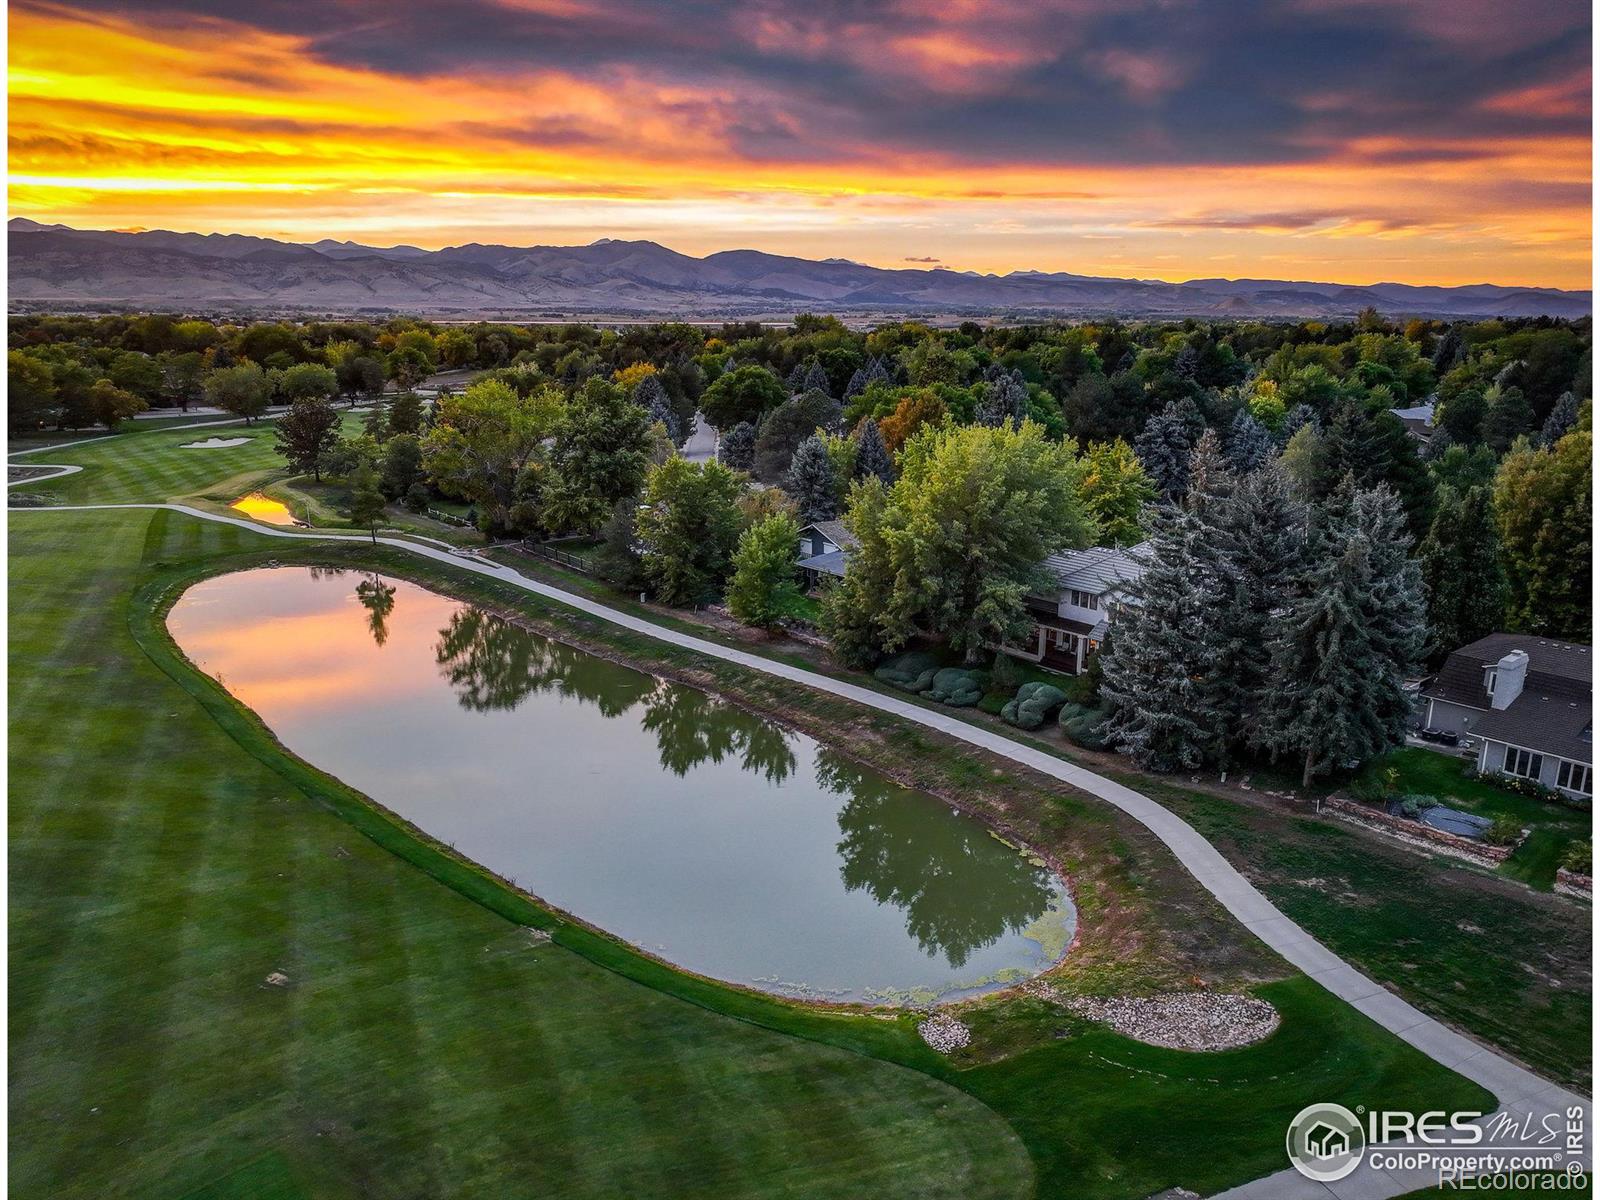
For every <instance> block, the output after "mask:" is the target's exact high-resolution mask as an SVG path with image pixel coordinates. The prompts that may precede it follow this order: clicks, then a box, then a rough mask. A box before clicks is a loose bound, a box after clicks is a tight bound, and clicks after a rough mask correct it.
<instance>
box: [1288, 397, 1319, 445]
mask: <svg viewBox="0 0 1600 1200" xmlns="http://www.w3.org/2000/svg"><path fill="white" fill-rule="evenodd" d="M1307 425H1309V426H1311V428H1312V429H1314V430H1316V431H1317V432H1318V433H1321V432H1322V418H1321V417H1319V416H1317V410H1316V409H1314V408H1312V407H1311V405H1309V404H1296V405H1295V406H1294V407H1293V408H1291V409H1290V410H1289V411H1288V412H1287V413H1286V414H1285V415H1284V418H1283V424H1282V425H1281V426H1279V427H1278V437H1280V438H1281V439H1282V440H1283V443H1284V445H1288V444H1289V439H1290V438H1292V437H1294V435H1295V434H1297V433H1299V432H1300V431H1301V430H1302V429H1304V428H1305V427H1306V426H1307Z"/></svg>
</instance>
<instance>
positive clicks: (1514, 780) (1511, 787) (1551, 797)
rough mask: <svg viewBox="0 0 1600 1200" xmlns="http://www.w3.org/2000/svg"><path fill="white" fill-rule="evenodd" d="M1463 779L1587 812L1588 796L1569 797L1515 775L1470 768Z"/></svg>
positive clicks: (1534, 781)
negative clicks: (1484, 771) (1473, 780)
mask: <svg viewBox="0 0 1600 1200" xmlns="http://www.w3.org/2000/svg"><path fill="white" fill-rule="evenodd" d="M1462 777H1463V778H1465V779H1481V780H1482V781H1483V782H1484V783H1490V784H1493V785H1494V786H1495V787H1497V788H1503V789H1504V790H1506V791H1508V792H1515V793H1516V794H1517V795H1519V796H1527V797H1528V798H1529V799H1530V800H1543V801H1544V802H1545V803H1546V804H1560V805H1563V806H1565V807H1567V808H1577V809H1582V810H1583V811H1585V812H1587V811H1588V810H1589V797H1588V796H1569V795H1567V794H1566V793H1565V792H1561V791H1557V790H1556V789H1555V788H1548V787H1545V785H1544V784H1542V783H1540V782H1539V781H1538V780H1537V779H1523V778H1521V777H1519V776H1516V775H1501V774H1499V773H1498V772H1490V773H1488V774H1483V773H1481V772H1479V771H1477V770H1474V769H1472V768H1468V769H1467V770H1466V771H1464V772H1462Z"/></svg>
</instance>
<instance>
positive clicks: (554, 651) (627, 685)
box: [434, 608, 655, 717]
mask: <svg viewBox="0 0 1600 1200" xmlns="http://www.w3.org/2000/svg"><path fill="white" fill-rule="evenodd" d="M434 660H435V661H436V662H437V663H438V664H439V673H440V674H441V675H443V676H444V677H445V679H446V680H448V681H449V683H450V686H451V687H453V688H455V689H456V698H457V699H458V700H459V701H460V703H461V707H462V708H467V709H471V710H473V711H474V712H489V711H491V710H495V709H508V708H515V707H517V705H519V704H521V703H522V702H523V701H524V700H526V699H527V698H528V697H529V696H531V695H533V693H535V692H544V691H554V692H556V693H557V694H558V695H561V696H570V697H573V698H575V699H578V700H582V701H585V702H587V703H589V704H593V705H594V706H595V707H597V708H598V709H599V710H600V711H601V712H602V713H604V714H605V715H606V716H608V717H620V716H621V715H622V714H623V713H625V712H627V711H628V710H629V709H630V708H632V707H633V706H634V705H635V704H637V703H639V701H640V700H642V699H644V697H645V695H646V694H647V693H648V692H649V691H650V689H651V688H652V687H653V686H654V684H655V681H654V680H652V679H651V678H650V677H649V676H648V675H640V674H638V673H637V672H634V671H620V670H618V669H617V668H616V667H615V666H613V665H612V664H611V663H608V662H606V661H605V660H604V659H600V658H596V657H595V656H594V655H592V654H586V653H584V652H583V651H582V650H574V649H573V648H572V647H571V646H567V645H563V644H562V643H561V642H555V641H551V640H549V639H547V638H542V637H538V636H536V635H534V634H531V633H529V632H528V631H527V630H526V629H522V628H519V627H518V626H516V625H513V624H511V622H509V621H506V620H503V619H501V618H500V617H497V616H494V615H493V614H491V613H487V612H484V611H483V610H482V609H478V608H464V609H461V610H460V611H458V612H457V613H455V615H453V616H452V617H451V618H450V624H449V625H447V626H446V627H445V628H443V629H441V630H440V631H439V642H438V645H436V646H435V647H434Z"/></svg>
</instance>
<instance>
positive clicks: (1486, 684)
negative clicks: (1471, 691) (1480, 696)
mask: <svg viewBox="0 0 1600 1200" xmlns="http://www.w3.org/2000/svg"><path fill="white" fill-rule="evenodd" d="M1499 677H1500V672H1499V671H1496V670H1494V669H1492V668H1491V669H1490V671H1489V675H1488V677H1487V678H1486V679H1485V680H1484V681H1483V688H1484V691H1486V692H1488V693H1489V699H1491V700H1493V699H1494V681H1495V680H1496V679H1498V678H1499Z"/></svg>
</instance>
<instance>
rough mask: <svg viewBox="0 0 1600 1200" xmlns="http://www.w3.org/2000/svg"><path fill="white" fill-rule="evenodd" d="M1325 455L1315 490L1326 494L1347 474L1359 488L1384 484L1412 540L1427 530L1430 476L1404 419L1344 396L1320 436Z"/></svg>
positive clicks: (1431, 482) (1431, 505) (1340, 482)
mask: <svg viewBox="0 0 1600 1200" xmlns="http://www.w3.org/2000/svg"><path fill="white" fill-rule="evenodd" d="M1324 445H1325V446H1326V448H1327V452H1328V453H1327V460H1326V462H1325V463H1324V464H1323V476H1322V479H1321V481H1320V486H1319V488H1318V494H1319V495H1321V496H1323V497H1326V496H1329V495H1331V494H1332V493H1333V491H1334V489H1335V488H1337V487H1338V486H1340V485H1341V484H1342V482H1343V480H1344V477H1345V476H1346V475H1350V476H1353V477H1354V479H1355V483H1356V486H1357V487H1358V488H1369V489H1370V488H1375V487H1378V486H1379V485H1386V486H1387V487H1388V488H1389V490H1390V491H1392V492H1393V493H1394V494H1395V495H1396V496H1397V497H1398V498H1399V500H1400V504H1401V506H1402V507H1403V508H1404V509H1405V513H1406V521H1407V524H1408V527H1409V529H1410V530H1411V533H1412V537H1413V540H1415V539H1416V538H1418V537H1420V536H1421V535H1422V534H1424V533H1426V532H1427V529H1428V523H1429V522H1430V521H1431V520H1432V519H1433V480H1432V478H1431V477H1430V476H1429V474H1428V467H1427V464H1426V463H1424V462H1423V461H1422V459H1420V458H1419V457H1418V456H1417V443H1416V439H1415V438H1413V437H1412V436H1411V435H1410V434H1409V433H1407V432H1406V427H1405V424H1404V422H1402V421H1401V420H1400V418H1399V417H1397V416H1395V415H1394V414H1393V413H1391V412H1388V411H1379V412H1369V411H1368V410H1367V409H1366V408H1365V406H1364V405H1363V404H1362V403H1361V402H1360V401H1359V400H1356V399H1353V398H1347V399H1346V400H1344V401H1343V402H1342V403H1341V404H1340V405H1339V406H1338V407H1337V408H1336V409H1335V410H1334V414H1333V420H1332V421H1331V422H1330V423H1329V425H1328V429H1327V433H1326V434H1325V435H1324Z"/></svg>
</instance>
